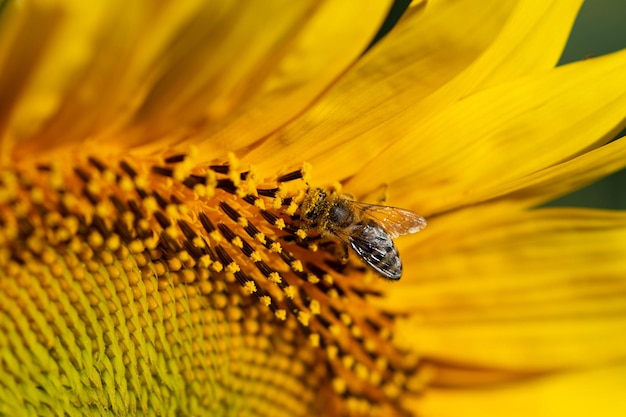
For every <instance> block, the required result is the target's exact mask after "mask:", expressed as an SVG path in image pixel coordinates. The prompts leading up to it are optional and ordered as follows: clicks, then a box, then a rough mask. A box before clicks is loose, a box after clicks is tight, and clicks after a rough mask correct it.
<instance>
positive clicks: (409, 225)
mask: <svg viewBox="0 0 626 417" xmlns="http://www.w3.org/2000/svg"><path fill="white" fill-rule="evenodd" d="M353 204H354V205H355V206H356V207H358V208H359V209H360V210H361V213H362V214H363V216H364V217H368V218H370V219H372V220H375V221H376V222H377V223H378V224H380V225H381V226H382V228H383V229H385V231H386V232H387V233H388V234H389V236H391V237H392V238H396V237H398V236H400V235H406V234H410V233H416V232H419V231H420V230H422V229H423V228H424V227H426V219H424V218H423V217H422V216H420V215H419V214H417V213H415V212H412V211H410V210H404V209H401V208H398V207H389V206H379V205H376V204H365V203H358V202H354V203H353Z"/></svg>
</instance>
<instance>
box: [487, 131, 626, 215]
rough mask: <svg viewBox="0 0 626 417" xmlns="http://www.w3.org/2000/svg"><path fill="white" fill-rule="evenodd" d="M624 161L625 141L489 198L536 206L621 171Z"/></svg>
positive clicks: (509, 185) (511, 185)
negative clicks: (500, 198)
mask: <svg viewBox="0 0 626 417" xmlns="http://www.w3.org/2000/svg"><path fill="white" fill-rule="evenodd" d="M565 140H567V139H565ZM625 161H626V140H624V139H621V140H617V141H614V142H611V143H608V144H606V145H604V146H602V147H600V148H598V149H594V150H592V151H590V152H587V153H585V154H583V155H580V156H578V157H576V158H574V159H572V160H569V161H565V162H563V163H560V164H557V165H554V166H552V167H549V168H546V169H543V170H541V171H539V172H537V173H534V174H531V175H529V176H527V177H523V178H520V179H518V180H517V181H512V182H510V183H506V184H502V188H500V189H497V190H496V189H494V190H492V193H493V197H496V196H504V197H503V198H504V199H506V200H509V201H511V200H514V201H519V202H520V203H521V204H522V205H524V206H527V207H528V206H536V205H538V204H541V203H544V202H546V201H550V200H553V199H554V198H556V197H560V196H562V195H564V194H567V193H569V192H572V191H575V190H578V189H580V188H582V187H583V186H585V185H588V184H590V183H591V182H593V181H595V180H597V179H599V178H602V177H605V176H607V175H609V174H612V173H614V172H616V171H618V170H620V169H622V168H623V167H624V164H625Z"/></svg>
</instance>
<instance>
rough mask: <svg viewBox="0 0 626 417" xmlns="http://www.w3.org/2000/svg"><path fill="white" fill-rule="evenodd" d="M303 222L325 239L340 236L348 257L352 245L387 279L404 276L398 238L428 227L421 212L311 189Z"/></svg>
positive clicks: (302, 210)
mask: <svg viewBox="0 0 626 417" xmlns="http://www.w3.org/2000/svg"><path fill="white" fill-rule="evenodd" d="M300 221H301V222H302V224H303V226H304V227H305V228H309V229H314V230H317V231H318V232H319V234H320V236H321V237H322V238H328V237H330V238H335V239H338V240H339V241H340V242H341V243H342V245H343V249H344V255H345V256H344V258H346V257H347V248H348V245H349V246H350V247H351V248H352V249H353V250H354V252H355V253H356V254H357V256H358V257H359V258H360V259H361V260H362V261H363V262H364V263H365V264H366V265H367V266H368V267H369V268H371V269H372V270H374V271H375V272H376V273H378V274H379V275H380V276H382V277H383V278H386V279H389V280H394V281H397V280H399V279H400V277H402V261H401V260H400V255H399V253H398V249H397V248H396V246H395V245H394V243H393V240H392V239H394V238H396V237H398V236H399V235H403V234H407V233H416V232H418V231H420V230H421V229H423V228H424V227H426V220H425V219H424V218H423V217H422V216H420V215H419V214H417V213H413V212H412V211H409V210H404V209H401V208H396V207H388V206H380V205H374V204H367V203H361V202H357V201H354V199H353V198H352V197H350V196H348V195H346V194H340V193H336V192H332V191H326V190H324V189H322V188H311V189H309V190H308V191H307V193H306V194H305V196H304V199H303V200H302V203H301V204H300Z"/></svg>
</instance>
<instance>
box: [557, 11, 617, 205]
mask: <svg viewBox="0 0 626 417" xmlns="http://www.w3.org/2000/svg"><path fill="white" fill-rule="evenodd" d="M623 48H626V0H587V1H585V3H584V4H583V7H582V8H581V10H580V13H579V15H578V19H577V20H576V23H575V24H574V29H573V31H572V34H571V36H570V39H569V42H568V44H567V46H566V48H565V51H563V56H562V57H561V62H560V63H561V64H566V63H568V62H572V61H579V60H581V59H585V58H587V57H590V56H598V55H604V54H608V53H610V52H614V51H617V50H619V49H623ZM624 82H625V83H626V74H624ZM624 116H625V117H626V109H624ZM624 135H626V131H624V132H622V133H621V134H620V135H618V136H624ZM622 140H626V138H624V139H622ZM549 205H550V206H555V205H558V206H579V207H596V208H608V209H626V170H622V171H620V172H617V173H615V174H613V175H611V176H609V177H606V178H603V179H601V180H600V181H598V182H596V183H594V184H592V185H590V186H588V187H585V188H583V189H581V190H578V191H576V192H574V193H572V194H570V195H567V196H564V197H562V198H559V199H558V200H556V201H554V202H552V203H550V204H549Z"/></svg>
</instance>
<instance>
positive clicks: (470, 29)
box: [246, 0, 514, 182]
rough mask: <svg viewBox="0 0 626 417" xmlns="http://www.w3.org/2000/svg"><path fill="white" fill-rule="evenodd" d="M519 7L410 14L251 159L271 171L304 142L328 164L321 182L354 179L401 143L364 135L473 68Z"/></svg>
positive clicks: (491, 5) (445, 6)
mask: <svg viewBox="0 0 626 417" xmlns="http://www.w3.org/2000/svg"><path fill="white" fill-rule="evenodd" d="M513 6H514V1H489V2H487V3H486V4H483V5H482V6H481V7H480V8H476V4H475V2H473V1H467V0H464V1H457V2H437V3H435V4H433V5H431V4H427V6H426V8H425V10H424V11H423V13H421V12H422V10H419V9H415V10H409V12H408V13H407V16H405V17H404V18H403V20H402V21H401V22H400V23H399V25H398V26H397V27H396V28H395V29H394V31H393V32H392V33H390V34H389V35H388V36H387V37H386V38H385V39H384V40H383V41H381V42H380V43H379V44H378V45H376V46H375V47H374V48H373V49H372V50H371V51H369V52H368V54H367V55H365V56H364V57H363V59H362V60H361V61H360V62H359V63H358V64H357V65H356V66H355V67H354V68H353V69H351V70H350V71H349V72H348V73H347V74H346V75H345V76H344V77H343V78H342V79H341V80H340V82H339V83H338V84H337V85H336V86H334V87H333V88H332V89H331V90H330V91H329V92H328V93H327V94H325V95H324V96H323V97H322V98H321V101H320V102H319V103H318V104H316V105H315V106H314V107H313V108H312V109H311V110H310V111H308V112H307V113H305V114H304V115H302V116H300V117H299V118H298V119H297V120H296V121H295V122H294V123H292V124H291V125H289V126H288V127H287V128H286V129H283V130H281V131H280V132H278V133H277V134H276V135H274V136H273V137H271V138H269V139H268V140H265V141H264V142H263V143H262V144H261V145H260V146H259V147H258V148H255V149H253V150H252V151H251V152H249V153H248V154H246V159H249V160H251V161H263V163H262V164H261V165H260V168H261V169H265V168H266V167H267V168H269V167H272V166H274V165H276V164H278V163H282V162H283V161H289V160H294V159H295V158H299V157H301V152H302V149H301V147H300V146H301V145H300V144H301V143H307V144H308V146H307V150H306V151H307V158H308V159H309V160H315V161H316V163H319V164H321V169H319V170H318V171H319V172H318V174H317V175H316V176H318V179H319V180H320V181H322V182H325V181H331V178H329V177H328V176H327V175H326V174H327V173H328V174H329V173H330V172H333V174H334V175H335V176H334V177H333V178H332V180H336V179H337V177H339V178H342V177H345V176H347V175H349V174H348V173H344V172H343V171H345V170H348V171H347V172H350V173H351V172H353V171H354V169H353V168H352V166H353V165H354V164H355V162H356V161H357V160H358V161H364V160H367V159H368V158H369V155H374V154H376V153H377V152H378V151H380V150H381V149H384V148H385V146H387V144H388V143H390V142H392V141H393V140H394V135H393V132H389V134H387V135H384V136H382V137H380V138H379V140H376V141H369V142H368V143H367V144H366V145H365V146H364V144H362V143H360V140H359V137H360V135H361V134H362V133H363V132H364V131H367V130H368V129H370V128H372V127H374V126H378V125H380V124H381V123H382V122H383V121H385V120H387V119H389V118H390V117H391V116H393V115H394V114H395V113H397V112H399V111H401V110H402V109H404V108H405V107H407V106H408V105H410V104H414V103H416V102H419V101H420V100H422V99H423V98H424V97H426V96H428V95H429V94H431V93H432V92H433V91H435V90H436V89H437V88H439V87H441V85H443V84H445V83H446V82H448V81H449V80H450V79H452V78H453V77H455V76H456V75H458V74H459V73H460V72H461V71H463V70H464V69H465V68H467V66H468V65H469V64H470V63H471V62H472V61H473V60H475V59H476V57H477V56H478V55H479V54H480V53H481V52H483V51H484V50H485V49H486V48H487V47H488V45H490V44H491V43H492V42H493V39H494V38H495V37H496V36H497V34H498V32H499V31H500V30H501V29H502V26H503V25H504V24H505V22H506V19H507V16H508V15H509V13H510V10H511V8H512V7H513ZM468 33H471V34H472V36H471V37H468V35H467V34H468ZM416 80H418V81H419V82H415V81H416ZM361 157H362V158H361ZM337 161H343V162H344V163H341V164H339V163H337ZM330 165H332V166H333V168H332V169H331V170H327V169H326V168H327V167H328V166H330ZM338 169H339V170H340V171H339V172H338V171H337V170H338Z"/></svg>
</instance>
